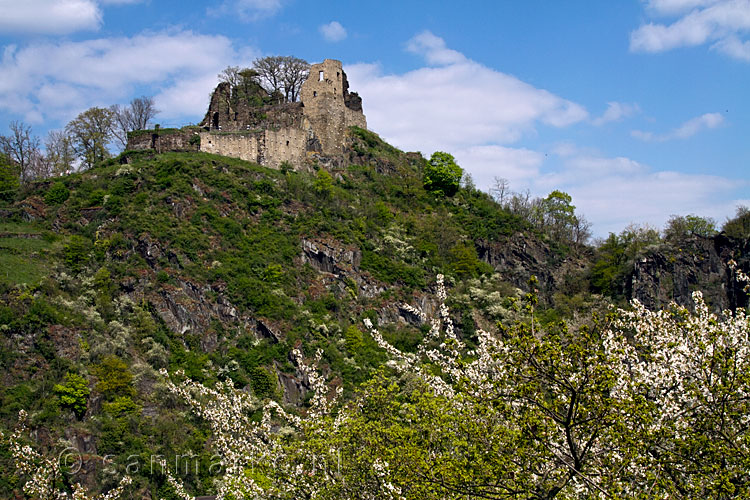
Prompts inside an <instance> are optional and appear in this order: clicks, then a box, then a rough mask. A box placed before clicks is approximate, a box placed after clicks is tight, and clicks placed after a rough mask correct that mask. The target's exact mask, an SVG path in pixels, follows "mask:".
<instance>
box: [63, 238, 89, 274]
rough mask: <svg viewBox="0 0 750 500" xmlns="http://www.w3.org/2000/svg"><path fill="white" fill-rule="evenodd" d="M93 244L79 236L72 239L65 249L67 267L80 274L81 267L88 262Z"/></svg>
mask: <svg viewBox="0 0 750 500" xmlns="http://www.w3.org/2000/svg"><path fill="white" fill-rule="evenodd" d="M90 249H91V242H89V240H87V239H86V238H84V237H82V236H78V235H73V236H71V237H70V240H69V241H68V243H67V244H66V245H65V246H64V247H63V252H64V254H65V265H67V266H68V267H69V268H70V269H71V270H73V271H75V272H78V271H80V270H81V266H82V265H83V264H85V263H86V261H88V257H89V251H90Z"/></svg>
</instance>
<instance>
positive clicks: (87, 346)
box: [0, 129, 729, 498]
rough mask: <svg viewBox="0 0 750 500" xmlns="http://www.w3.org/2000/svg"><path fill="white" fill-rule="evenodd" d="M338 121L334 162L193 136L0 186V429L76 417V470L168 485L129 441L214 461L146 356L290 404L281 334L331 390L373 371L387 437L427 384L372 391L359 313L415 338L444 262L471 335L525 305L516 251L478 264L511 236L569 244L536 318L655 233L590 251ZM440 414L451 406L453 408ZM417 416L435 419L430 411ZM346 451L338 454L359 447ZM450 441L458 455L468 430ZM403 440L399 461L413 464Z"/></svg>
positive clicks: (373, 367)
mask: <svg viewBox="0 0 750 500" xmlns="http://www.w3.org/2000/svg"><path fill="white" fill-rule="evenodd" d="M162 132H164V130H162ZM351 139H352V146H351V148H352V151H353V152H354V153H353V157H354V156H356V159H357V162H352V164H351V165H348V166H346V167H341V168H333V169H325V168H322V167H320V168H315V167H316V166H314V165H312V166H311V167H312V168H311V171H310V172H295V171H292V170H291V169H289V168H283V169H282V170H280V171H277V170H270V169H266V168H262V167H259V166H257V165H253V164H250V163H247V162H244V161H241V160H235V159H231V158H225V157H219V156H214V155H209V154H203V153H166V154H161V155H155V154H153V153H152V152H128V153H126V154H123V155H121V156H120V157H118V158H112V159H108V160H105V161H103V162H101V163H98V164H97V165H96V166H94V167H93V168H92V169H91V170H89V171H86V172H83V173H76V174H73V175H68V176H64V177H60V178H58V179H56V180H55V181H54V182H49V181H42V182H36V183H35V182H32V183H30V184H29V185H28V186H26V187H23V188H21V189H15V190H13V192H12V193H10V195H9V197H8V198H7V199H3V200H0V209H1V210H2V212H1V213H2V220H0V269H2V270H3V272H2V273H1V274H0V295H1V296H2V301H0V332H2V342H0V370H2V372H3V373H4V374H5V378H4V379H3V380H4V381H3V386H2V387H0V427H2V429H3V431H5V430H7V429H10V428H11V427H12V426H13V424H14V422H15V420H16V417H17V413H18V411H19V410H20V409H28V410H29V413H30V425H31V426H32V427H33V428H34V429H36V430H44V432H42V433H41V435H47V434H48V435H49V436H51V440H50V442H53V443H57V442H59V441H60V440H61V439H69V440H73V439H78V438H81V437H82V436H83V437H85V438H86V439H89V438H90V439H91V441H92V442H93V443H94V445H95V449H96V452H95V453H96V456H97V457H104V456H106V455H111V457H110V458H108V460H111V462H110V463H111V468H108V469H106V470H105V469H104V468H103V467H99V468H96V467H94V468H93V469H92V470H91V471H90V472H88V474H89V475H88V476H87V478H86V479H87V481H91V482H92V484H98V485H101V486H102V487H104V488H108V487H110V486H111V485H112V484H113V483H112V477H111V471H112V470H115V471H122V470H124V468H125V467H126V466H127V465H128V464H129V463H130V462H129V460H130V461H132V460H133V459H132V458H130V459H129V457H138V458H137V461H138V463H139V464H140V468H138V469H137V470H132V469H131V470H130V472H131V475H133V477H134V481H135V486H134V488H135V490H134V491H145V490H146V489H148V490H150V491H151V492H152V493H153V494H154V495H158V496H160V497H163V498H169V495H171V490H170V488H169V487H168V486H166V485H165V479H164V477H163V476H162V475H160V474H158V473H156V474H155V473H153V471H152V470H149V468H148V461H149V457H150V456H152V455H162V456H165V457H168V458H173V457H175V456H177V455H186V454H187V453H188V452H190V453H194V454H195V455H197V456H196V457H195V460H196V462H197V463H198V467H197V468H196V467H194V464H193V462H190V463H191V466H190V467H189V468H188V471H187V472H186V473H185V474H184V475H183V477H182V479H184V481H185V482H186V484H187V485H188V487H189V488H190V489H191V491H195V492H209V491H212V490H213V487H214V486H213V481H214V479H215V478H216V477H217V475H219V472H218V471H217V470H215V469H210V467H209V466H210V463H211V453H212V451H211V449H210V444H211V443H210V441H209V440H208V439H207V438H208V436H207V432H206V427H205V423H204V422H202V421H201V420H200V419H196V418H194V417H193V416H190V415H189V414H188V413H187V412H185V408H184V406H181V405H180V403H179V402H176V401H175V400H174V398H172V397H171V396H170V395H169V394H168V393H167V391H166V389H165V386H164V383H163V379H162V377H161V376H160V375H159V374H158V370H159V369H162V368H164V369H167V370H168V371H169V372H170V373H175V372H178V371H182V372H184V374H185V375H186V376H188V377H191V378H192V379H194V380H197V381H200V382H202V383H205V384H206V385H207V386H213V385H214V384H216V383H217V382H218V381H226V380H231V381H232V382H233V383H234V384H235V385H236V386H238V387H241V388H243V389H244V390H245V391H247V392H248V393H252V394H254V395H255V396H257V397H259V398H272V399H275V400H278V401H280V402H282V403H289V404H288V405H286V406H287V407H291V408H294V407H295V405H296V406H299V407H302V409H301V410H300V411H301V413H304V407H305V405H306V404H307V401H306V398H307V397H309V392H308V389H309V387H307V386H306V385H305V384H306V383H307V382H306V381H305V380H304V377H300V376H299V373H298V371H297V370H298V366H297V365H296V364H295V363H294V362H293V361H292V360H291V359H290V357H289V353H290V351H291V350H292V349H293V348H300V349H301V350H302V351H303V352H306V353H314V352H316V351H317V350H318V349H320V350H321V351H322V360H321V363H322V366H323V372H324V373H325V374H326V377H327V382H328V383H330V384H331V385H332V386H338V385H341V386H343V387H344V389H345V393H346V394H353V393H355V392H356V391H357V390H366V391H370V390H372V391H376V392H378V393H380V392H381V391H382V392H383V395H382V397H378V398H375V399H373V406H372V407H366V408H362V412H363V414H367V415H376V414H378V415H380V417H379V418H381V419H384V426H385V429H386V431H383V430H382V429H380V431H379V432H385V433H386V434H388V436H390V437H388V436H386V437H388V439H392V440H393V441H394V442H396V443H397V444H399V443H400V444H399V446H401V445H403V446H406V447H407V448H408V447H409V446H411V445H410V444H409V443H406V442H405V441H403V440H404V439H406V438H409V439H411V438H415V439H418V438H419V434H420V433H428V432H430V428H429V426H428V425H427V424H426V422H428V421H429V418H432V417H431V413H430V412H433V411H437V410H434V408H435V407H436V406H435V405H438V404H439V403H440V401H433V400H431V399H429V398H426V397H424V395H422V394H421V393H420V391H419V390H418V388H415V387H413V386H409V387H410V390H409V391H408V392H404V393H401V392H399V394H398V395H397V396H393V395H392V394H391V393H390V392H389V391H392V389H391V388H390V386H389V383H390V382H389V381H392V380H391V379H390V378H389V377H390V376H391V375H392V374H390V373H389V372H388V371H387V370H386V369H383V368H382V365H383V364H384V363H385V362H386V361H387V359H388V357H387V356H386V354H385V352H384V351H383V350H382V349H381V348H379V347H378V345H377V343H376V342H375V341H374V340H373V338H372V337H371V336H370V335H368V334H366V333H363V327H362V322H363V320H364V319H365V318H369V319H371V320H373V321H377V320H380V321H382V324H383V326H382V333H383V337H384V338H386V339H387V340H388V341H389V342H391V343H392V344H393V345H394V346H396V347H398V348H399V349H402V350H404V351H407V352H412V351H414V350H415V349H416V346H417V345H419V342H420V341H421V339H422V338H423V337H424V335H425V333H426V328H425V325H423V324H420V321H419V320H418V319H417V318H415V317H414V316H413V315H412V314H410V313H409V312H408V311H406V310H404V309H402V308H400V304H414V303H418V302H420V301H424V300H427V299H426V293H425V290H426V289H429V288H430V287H431V286H433V282H434V276H435V275H436V274H437V273H443V274H445V275H447V277H448V278H447V279H448V281H449V283H450V284H451V287H452V288H453V290H455V293H452V294H451V298H450V300H451V301H452V302H451V306H452V308H453V310H454V314H455V315H456V318H457V321H456V323H457V331H458V332H459V334H460V335H461V336H462V338H463V339H464V341H465V342H467V344H468V345H473V343H475V342H476V324H475V321H474V318H475V316H476V315H477V314H481V315H482V316H483V317H484V318H487V319H486V320H487V321H490V322H491V323H493V324H497V323H500V324H504V325H507V324H512V323H513V322H514V321H515V320H517V319H518V318H519V317H522V316H523V315H524V314H526V313H525V312H524V309H523V307H524V306H523V304H522V301H521V300H520V298H522V297H523V296H524V295H525V294H526V293H527V292H529V290H528V287H527V286H526V280H527V279H528V275H529V274H531V272H530V271H529V269H525V268H521V267H520V264H519V268H518V269H513V270H512V271H513V272H512V273H508V275H499V274H497V273H494V274H493V271H494V266H496V265H498V264H499V262H498V261H497V260H496V261H494V262H493V261H491V258H492V255H490V252H491V250H492V249H493V248H494V249H497V248H500V249H502V248H504V247H505V246H510V247H512V248H514V250H513V252H524V251H525V249H526V246H527V244H528V246H529V247H530V248H531V250H529V253H528V254H523V255H524V256H525V257H526V256H528V258H529V259H532V257H531V255H532V254H531V252H532V251H536V252H537V253H536V254H535V255H534V256H533V258H534V259H538V261H537V262H535V263H533V265H534V266H540V267H547V268H553V267H555V268H556V267H557V266H560V265H562V264H563V263H572V265H571V266H570V267H571V268H573V269H574V271H573V272H569V271H568V270H567V268H566V269H565V270H560V271H557V270H556V271H555V272H556V273H557V276H555V278H554V279H555V280H557V281H556V284H555V285H554V286H555V287H556V288H555V287H553V285H552V284H551V283H552V281H553V279H552V278H551V277H549V278H548V279H547V281H546V282H542V283H540V284H539V288H540V289H541V288H543V287H547V289H546V290H545V293H547V292H548V293H547V294H546V295H545V296H544V297H542V298H541V303H542V305H541V306H540V307H539V308H538V310H537V311H536V314H537V316H536V318H537V321H541V322H542V323H544V324H550V323H553V324H554V323H555V322H557V321H558V320H559V319H560V318H562V317H572V316H573V315H574V313H576V312H577V311H580V310H587V309H590V308H592V307H594V305H592V304H601V303H602V302H603V301H602V298H601V296H598V295H596V296H592V295H591V292H592V291H594V292H598V293H601V294H604V295H607V296H610V297H614V298H616V299H621V298H623V297H624V291H623V290H622V286H621V283H622V280H623V277H625V276H626V275H627V272H628V268H629V267H628V266H630V265H631V263H632V261H633V259H635V258H636V256H637V255H638V253H639V252H640V251H641V250H642V249H644V248H646V247H648V246H649V245H652V244H657V243H661V242H662V240H661V238H660V237H659V235H658V234H656V236H655V240H653V241H652V240H651V239H649V237H648V235H644V234H641V233H639V232H637V231H636V232H632V234H631V233H626V232H623V233H622V234H621V235H612V236H610V239H609V240H607V242H605V243H604V244H603V245H601V246H600V247H599V248H598V249H597V250H596V251H594V250H592V249H584V250H581V248H583V247H580V248H577V247H575V246H574V245H573V244H572V243H571V241H570V240H565V241H561V240H560V238H561V236H559V235H556V233H555V232H554V231H548V230H547V229H540V228H542V227H543V226H537V225H535V224H534V223H533V221H532V219H531V218H530V217H526V216H522V215H519V214H518V213H516V212H513V211H512V210H509V209H507V208H505V207H503V206H502V205H501V204H498V203H496V202H495V201H494V200H493V199H492V198H491V197H490V196H489V195H487V194H485V193H482V192H480V191H478V190H476V189H474V188H473V187H471V186H465V187H463V188H459V185H458V180H459V179H460V177H461V175H460V168H459V170H458V171H456V170H455V169H452V168H448V171H449V173H450V172H453V173H452V174H451V175H449V176H448V177H447V184H444V185H443V187H440V188H438V187H437V184H433V183H430V184H429V185H428V184H426V183H425V179H426V178H427V174H426V172H427V171H429V169H430V168H431V167H430V166H429V163H428V162H426V161H425V160H424V159H422V158H414V157H409V156H408V155H405V154H404V153H402V152H400V151H398V150H397V149H396V148H393V147H392V146H390V145H388V144H386V143H384V142H383V141H382V140H381V139H380V138H379V137H378V136H377V135H376V134H373V133H372V132H369V131H366V130H362V129H353V130H352V134H351ZM454 163H455V162H454ZM443 166H445V165H443ZM456 167H457V166H456ZM457 168H458V167H457ZM438 177H439V176H438ZM438 177H435V178H434V179H435V180H437V179H438ZM437 182H438V184H439V183H440V182H442V181H437ZM425 188H427V189H425ZM438 192H439V193H442V194H445V195H446V196H442V195H439V196H435V194H436V193H438ZM550 196H551V197H550V198H549V200H548V201H549V203H548V205H545V206H546V207H547V210H546V212H545V213H547V214H548V215H549V216H550V218H549V219H548V220H549V221H550V224H549V227H562V228H565V229H566V230H567V229H570V226H569V223H570V222H571V220H570V217H569V216H570V214H571V211H572V210H573V209H574V207H573V206H572V204H571V203H572V200H571V199H569V197H566V196H567V195H565V193H561V192H558V194H557V195H555V196H552V195H550ZM728 224H729V223H728ZM563 232H564V231H563ZM519 235H522V236H519ZM566 238H567V237H566ZM610 240H611V241H610ZM519 241H520V243H519ZM513 245H515V246H513ZM313 248H314V249H316V250H315V251H314V250H312V249H313ZM574 250H575V251H574ZM316 252H317V253H316ZM587 252H588V253H587ZM495 258H496V259H505V258H506V256H505V255H500V256H499V257H495ZM585 259H590V260H589V261H587V260H585ZM591 261H593V262H594V265H593V266H590V267H589V262H591ZM490 262H491V264H490ZM553 292H556V293H553ZM560 335H561V336H562V335H563V334H562V333H561V334H560ZM376 374H377V376H376V378H375V381H374V382H370V383H369V385H367V386H364V387H362V386H361V384H363V383H366V382H368V381H370V380H372V378H373V375H376ZM399 383H405V384H407V385H408V383H409V382H408V380H407V381H401V382H399ZM381 385H382V387H381ZM397 387H399V389H398V390H399V391H401V388H402V386H397ZM412 389H413V390H412ZM295 391H296V392H295ZM392 396H393V397H392ZM285 398H289V399H285ZM395 401H406V402H408V403H411V402H414V403H419V405H422V404H424V405H425V406H424V407H422V406H419V405H417V406H415V407H414V408H418V409H419V411H423V412H424V413H423V416H424V418H425V420H423V421H421V422H422V423H424V425H423V426H422V427H420V426H415V427H413V428H408V427H405V426H404V425H403V421H399V419H402V417H403V416H402V415H397V414H388V413H387V412H388V411H389V408H390V406H388V405H392V404H394V402H395ZM406 408H412V407H409V406H408V405H407V406H406ZM431 408H432V409H431ZM294 411H296V410H294ZM410 411H411V410H410ZM415 411H417V410H415ZM368 412H369V413H368ZM255 417H257V418H259V416H258V415H256V416H255ZM368 418H369V417H368ZM441 418H443V419H444V421H445V423H446V425H456V426H459V427H458V428H461V427H460V426H461V425H465V424H461V423H460V422H461V420H460V419H461V418H462V417H461V415H452V416H450V415H449V416H445V415H444V416H442V417H441ZM388 419H393V420H394V423H393V426H392V425H391V423H389V422H388V421H385V420H388ZM442 421H443V420H440V419H438V420H436V422H442ZM396 424H398V426H397V425H396ZM420 425H421V424H420ZM399 426H400V427H399ZM465 430H466V432H467V433H469V434H470V435H472V436H476V435H478V434H479V433H480V431H481V429H472V428H466V429H465ZM369 431H370V429H369V428H368V427H367V426H366V425H363V426H362V427H353V428H351V429H350V432H351V433H352V436H355V435H357V436H365V437H366V436H367V433H368V432H369ZM433 431H434V432H435V433H436V434H435V435H436V437H438V438H439V437H440V436H439V434H440V432H442V431H441V430H439V429H438V430H434V429H433ZM45 432H46V433H47V434H45ZM471 433H473V434H471ZM70 436H73V437H70ZM386 437H383V439H386ZM81 439H83V438H81ZM387 442H388V441H387V440H386V441H383V443H387ZM498 446H499V445H498ZM396 449H398V447H397V448H396ZM377 450H378V447H377V446H374V447H373V453H375V452H376V451H377ZM55 451H57V450H55ZM350 451H351V453H352V455H353V456H352V457H350V458H351V459H352V460H355V459H356V460H365V459H366V458H367V456H366V455H361V456H356V457H355V456H354V455H355V453H354V449H350ZM412 451H413V450H406V451H405V452H408V453H412ZM423 451H424V450H422V451H419V452H420V453H422V452H423ZM433 451H440V452H441V453H445V454H447V453H448V451H446V450H445V449H438V450H433ZM414 453H416V451H415V452H414ZM462 453H464V455H463V459H466V460H468V459H469V458H471V457H473V456H475V455H476V454H477V453H479V450H478V449H468V448H467V449H465V450H462ZM404 456H405V457H406V458H405V459H404V460H405V461H404V463H405V464H406V465H405V466H409V467H411V466H414V470H415V471H420V470H424V469H420V468H419V467H423V466H424V463H423V462H419V461H415V462H413V463H410V462H409V460H412V458H410V455H408V454H407V455H404ZM8 460H9V459H8V455H7V453H4V449H3V448H2V447H0V471H2V472H0V496H1V497H11V496H12V495H13V494H14V493H13V490H14V489H15V490H17V488H18V484H19V483H18V481H19V480H18V478H16V477H14V476H13V475H12V467H10V466H9V462H8ZM457 460H458V458H457ZM100 462H101V461H100ZM352 463H353V464H355V465H356V462H352ZM449 463H452V462H449V461H447V462H446V464H449ZM481 463H483V462H481V461H478V462H477V464H481ZM485 465H487V466H488V469H487V470H488V471H493V470H496V468H497V467H499V465H498V464H485ZM447 466H448V465H446V467H447ZM477 466H478V467H479V465H477ZM373 480H375V479H373ZM419 493H420V494H421V493H423V492H419ZM425 494H427V493H425Z"/></svg>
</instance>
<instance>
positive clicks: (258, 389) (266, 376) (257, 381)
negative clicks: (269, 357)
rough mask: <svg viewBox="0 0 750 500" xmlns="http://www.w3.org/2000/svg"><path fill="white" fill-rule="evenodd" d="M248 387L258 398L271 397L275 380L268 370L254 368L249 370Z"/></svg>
mask: <svg viewBox="0 0 750 500" xmlns="http://www.w3.org/2000/svg"><path fill="white" fill-rule="evenodd" d="M249 375H250V387H251V388H252V389H253V392H254V393H255V395H256V396H257V397H258V398H261V399H262V398H266V397H268V396H271V395H272V394H273V392H274V389H275V388H276V380H275V378H274V377H273V375H271V373H269V371H268V370H266V369H265V368H262V367H260V366H256V367H255V368H253V369H252V370H250V373H249Z"/></svg>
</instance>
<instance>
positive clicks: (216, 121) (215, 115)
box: [213, 112, 219, 128]
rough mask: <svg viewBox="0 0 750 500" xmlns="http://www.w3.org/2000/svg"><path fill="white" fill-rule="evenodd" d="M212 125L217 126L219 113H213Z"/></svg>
mask: <svg viewBox="0 0 750 500" xmlns="http://www.w3.org/2000/svg"><path fill="white" fill-rule="evenodd" d="M213 125H214V128H219V113H218V112H216V113H214V119H213Z"/></svg>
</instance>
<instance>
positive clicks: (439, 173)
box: [424, 151, 464, 196]
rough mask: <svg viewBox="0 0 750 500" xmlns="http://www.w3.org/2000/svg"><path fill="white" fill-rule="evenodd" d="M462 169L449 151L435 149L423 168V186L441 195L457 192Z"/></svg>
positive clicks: (451, 194)
mask: <svg viewBox="0 0 750 500" xmlns="http://www.w3.org/2000/svg"><path fill="white" fill-rule="evenodd" d="M463 173H464V171H463V169H462V168H461V167H459V166H458V165H457V164H456V159H455V158H454V157H453V155H451V154H449V153H444V152H442V151H435V152H434V153H432V156H431V157H430V161H429V163H427V165H426V166H425V169H424V188H425V189H426V190H427V191H430V192H431V193H435V194H442V195H443V196H453V195H454V194H456V193H457V192H458V188H459V186H460V183H461V177H462V176H463Z"/></svg>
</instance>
